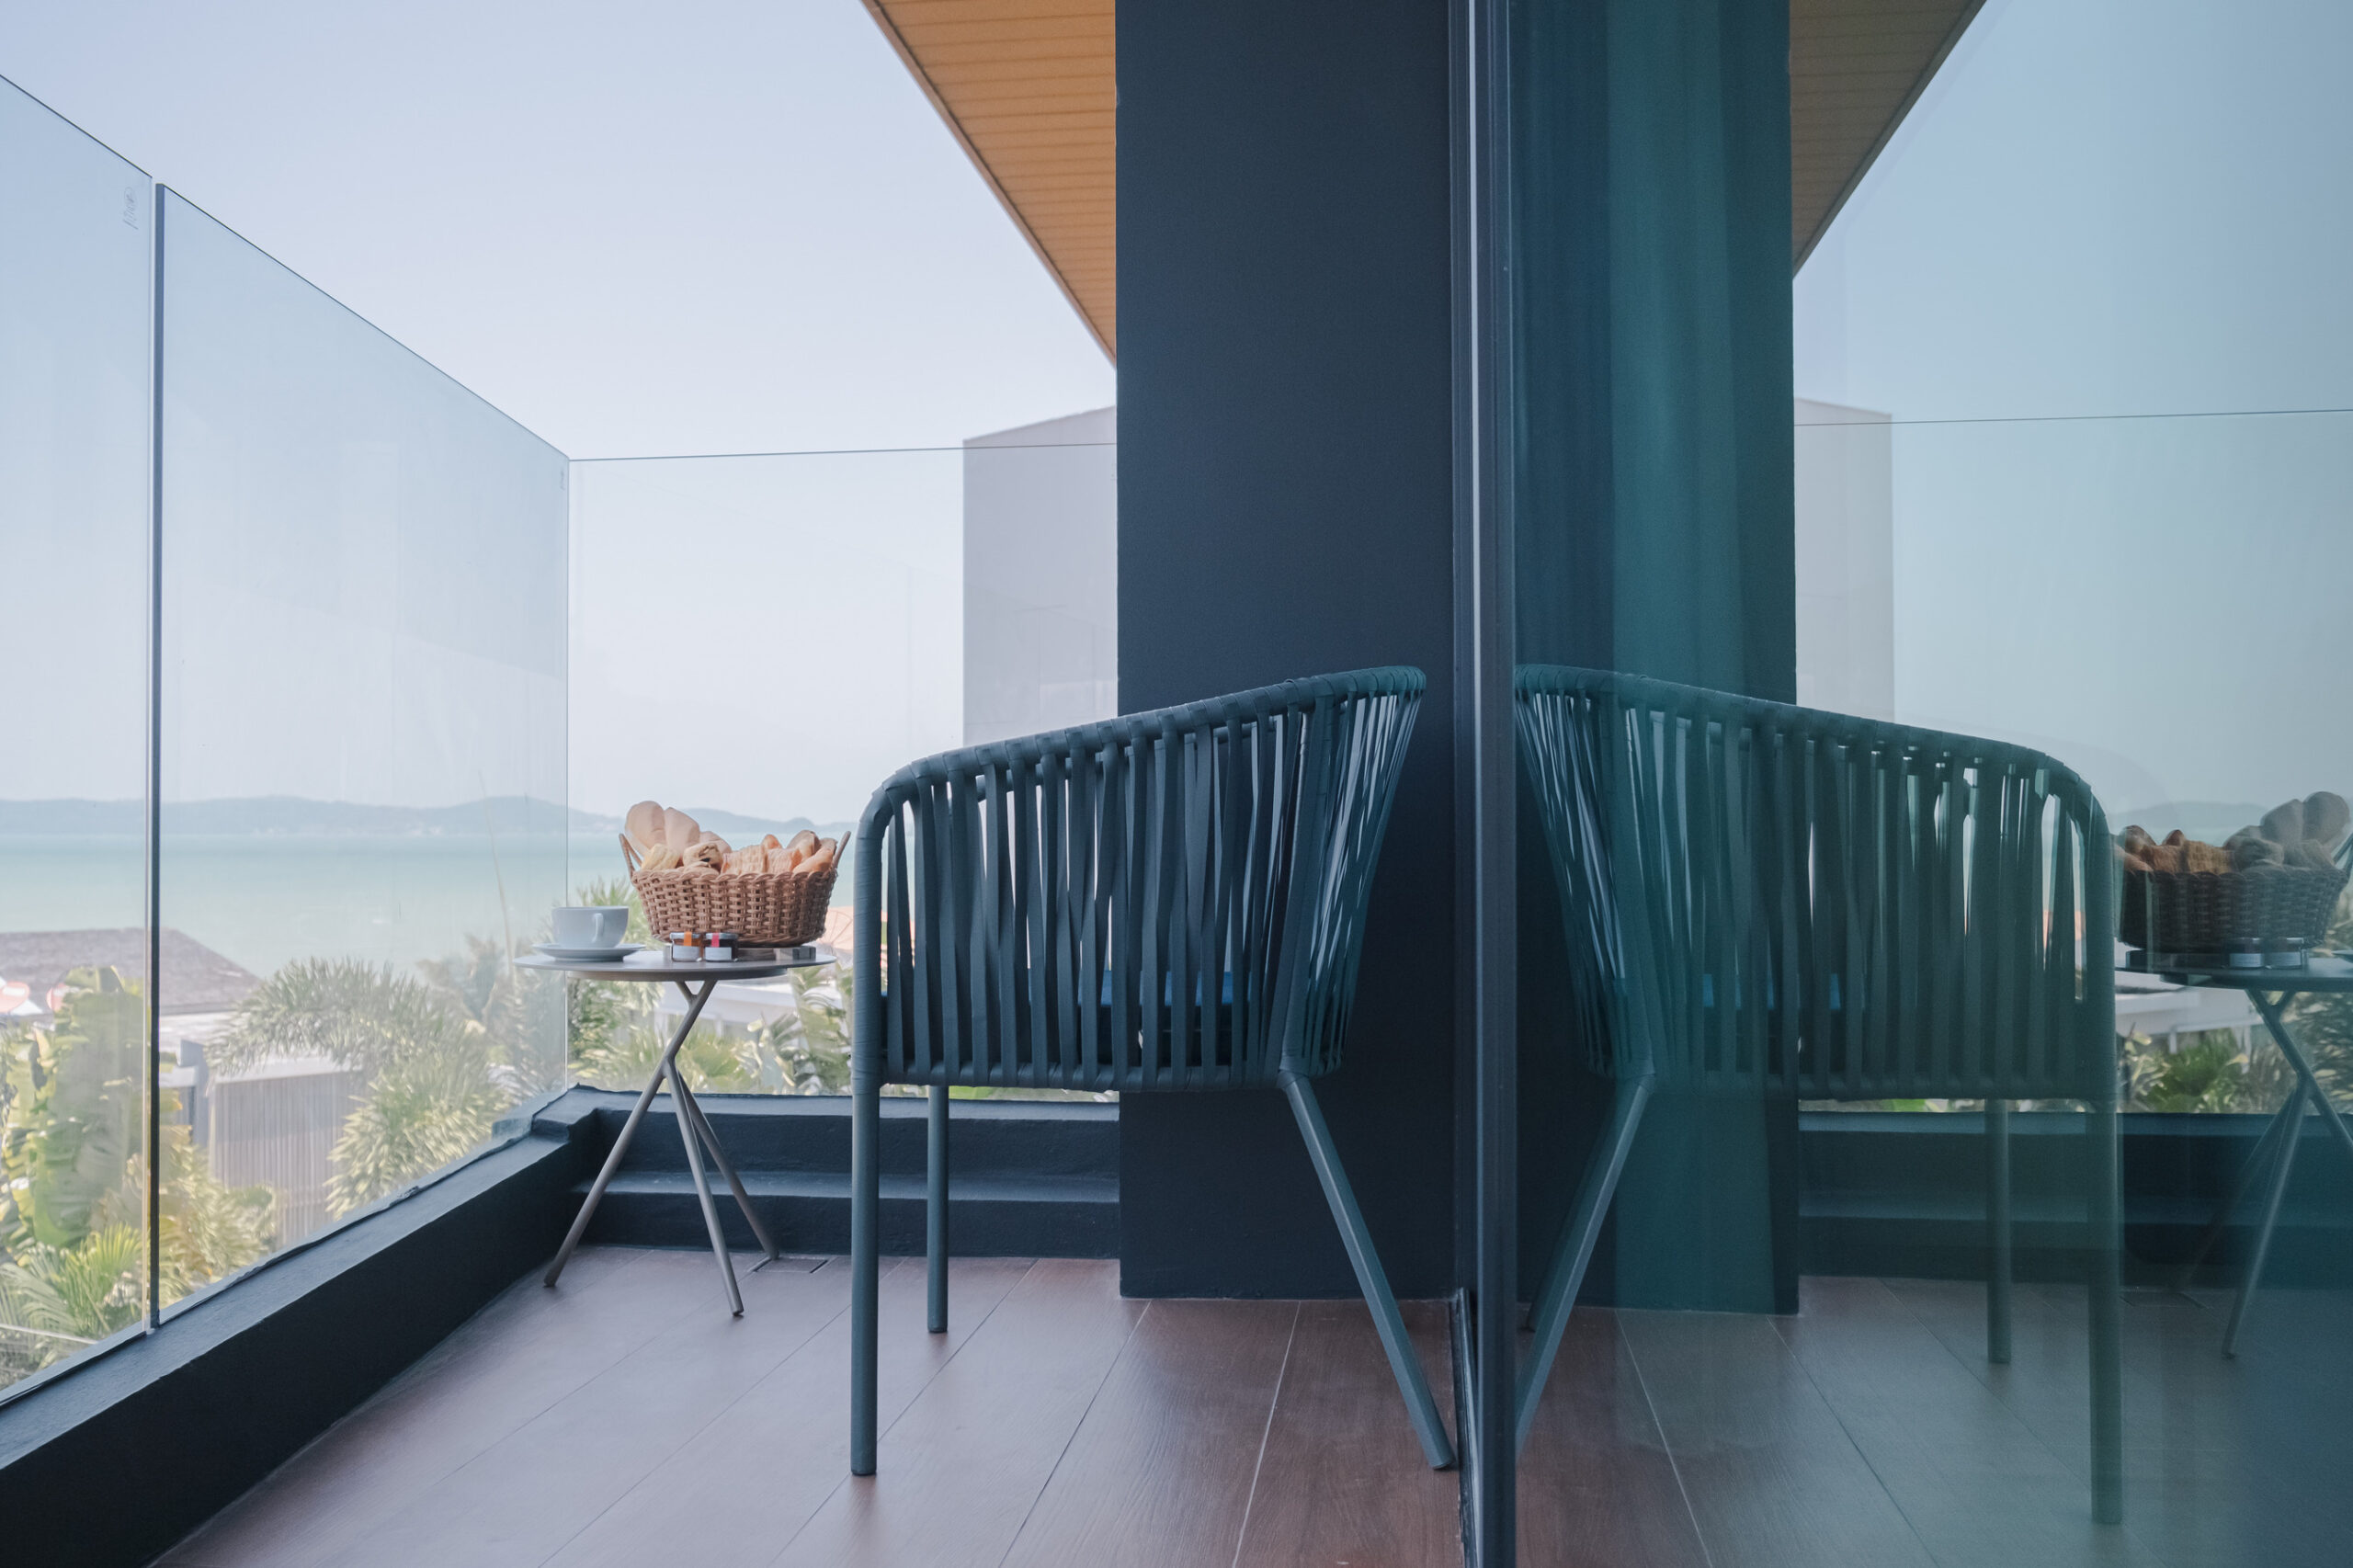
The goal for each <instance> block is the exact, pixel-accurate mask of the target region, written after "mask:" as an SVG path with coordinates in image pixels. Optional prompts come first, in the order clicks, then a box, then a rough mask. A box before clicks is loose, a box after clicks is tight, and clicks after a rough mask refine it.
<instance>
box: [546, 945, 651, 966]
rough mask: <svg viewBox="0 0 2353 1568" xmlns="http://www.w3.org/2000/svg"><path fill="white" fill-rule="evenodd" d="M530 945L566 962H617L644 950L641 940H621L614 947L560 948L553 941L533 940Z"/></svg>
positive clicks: (552, 957)
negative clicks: (621, 941) (617, 945)
mask: <svg viewBox="0 0 2353 1568" xmlns="http://www.w3.org/2000/svg"><path fill="white" fill-rule="evenodd" d="M531 946H532V948H533V949H536V950H537V951H539V952H542V953H545V954H546V955H547V956H548V957H550V958H551V959H563V960H565V961H566V962H567V963H619V962H620V960H623V959H625V958H627V957H629V956H630V954H631V953H635V952H642V951H643V950H644V944H642V943H641V942H623V943H621V944H620V946H619V947H614V948H560V947H558V946H556V945H555V944H554V943H553V942H534V943H532V944H531Z"/></svg>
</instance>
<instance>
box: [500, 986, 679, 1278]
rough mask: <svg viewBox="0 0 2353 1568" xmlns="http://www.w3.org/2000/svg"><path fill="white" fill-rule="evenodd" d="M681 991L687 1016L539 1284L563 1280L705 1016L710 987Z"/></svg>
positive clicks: (656, 1066) (631, 1111)
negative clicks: (641, 1126) (607, 1190)
mask: <svg viewBox="0 0 2353 1568" xmlns="http://www.w3.org/2000/svg"><path fill="white" fill-rule="evenodd" d="M680 989H681V990H686V991H687V1016H686V1017H684V1018H682V1019H680V1020H679V1021H678V1028H677V1032H676V1033H675V1034H673V1035H672V1036H671V1037H670V1044H669V1046H668V1048H667V1049H665V1051H663V1052H662V1060H661V1061H659V1062H655V1063H654V1076H652V1077H651V1078H648V1079H647V1080H646V1081H645V1088H644V1090H643V1091H642V1093H640V1094H639V1095H638V1096H637V1103H636V1104H635V1105H633V1106H631V1107H630V1110H629V1119H628V1120H627V1121H624V1122H623V1123H621V1131H620V1137H618V1138H616V1139H614V1140H613V1150H612V1153H609V1154H607V1155H606V1156H605V1164H604V1167H603V1168H602V1169H600V1170H599V1171H597V1179H596V1180H595V1181H594V1182H593V1183H591V1184H590V1185H589V1187H588V1197H587V1199H585V1201H583V1202H582V1203H581V1205H580V1212H579V1213H578V1214H576V1215H574V1217H573V1221H572V1229H571V1230H570V1231H568V1232H566V1233H564V1238H563V1245H562V1246H560V1247H558V1248H556V1253H555V1261H554V1262H553V1263H551V1264H549V1265H548V1271H547V1274H546V1275H545V1276H544V1277H543V1278H541V1279H540V1283H541V1284H543V1285H553V1284H554V1283H555V1282H556V1281H557V1280H558V1279H560V1278H563V1266H564V1265H565V1264H567V1263H570V1262H571V1261H572V1255H573V1253H574V1251H575V1250H576V1249H577V1248H578V1247H579V1245H580V1238H581V1237H582V1236H584V1235H585V1234H587V1232H588V1221H589V1220H590V1219H591V1218H593V1217H594V1216H595V1214H596V1212H597V1204H599V1203H601V1202H603V1201H604V1199H605V1188H607V1187H610V1186H611V1185H612V1184H613V1175H614V1173H615V1172H617V1171H619V1170H620V1168H621V1157H622V1156H623V1155H625V1154H627V1153H629V1146H630V1144H631V1142H632V1141H633V1140H635V1138H636V1137H637V1124H638V1123H639V1122H641V1121H643V1120H644V1119H645V1112H646V1109H647V1108H649V1107H650V1106H652V1105H653V1104H654V1096H655V1095H656V1094H657V1093H659V1092H660V1091H661V1088H662V1080H663V1078H664V1077H665V1076H667V1075H668V1074H671V1073H672V1072H673V1071H674V1070H675V1068H676V1062H677V1056H678V1048H679V1047H680V1046H682V1045H684V1044H686V1043H687V1036H688V1034H689V1033H691V1032H692V1031H693V1029H694V1027H695V1019H696V1018H698V1017H701V1015H702V1005H703V1002H704V1000H705V999H706V998H708V997H709V996H710V987H709V986H707V985H706V986H704V987H703V989H702V993H701V994H699V995H698V994H696V993H695V992H693V991H691V990H688V989H687V988H686V987H684V986H681V987H680Z"/></svg>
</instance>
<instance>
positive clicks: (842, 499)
mask: <svg viewBox="0 0 2353 1568" xmlns="http://www.w3.org/2000/svg"><path fill="white" fill-rule="evenodd" d="M1115 453H1116V449H1115V447H1114V446H1113V445H1112V426H1111V419H1110V412H1109V411H1108V410H1103V411H1099V412H1097V413H1093V414H1087V415H1076V416H1074V417H1073V418H1070V419H1065V420H1057V421H1051V422H1049V423H1048V424H1047V425H1044V426H1028V427H1025V428H1023V429H1019V430H1013V431H1006V432H1000V433H996V434H993V435H990V436H986V437H978V438H976V439H974V440H973V441H972V442H968V443H967V444H966V445H965V446H964V447H962V448H961V449H960V448H941V449H922V450H899V451H870V452H813V453H776V454H766V455H757V456H745V457H713V458H649V459H631V460H608V461H581V462H578V463H575V464H574V469H573V473H574V480H573V486H574V514H573V516H574V533H573V576H572V669H573V680H572V726H571V758H572V800H573V801H574V805H575V807H576V808H577V810H576V811H575V812H574V819H573V820H574V839H573V852H572V866H573V872H574V883H575V892H578V893H579V895H580V896H581V897H582V898H584V899H586V900H589V901H592V902H598V903H602V902H608V901H609V902H616V903H618V902H635V901H634V894H633V893H632V892H631V887H630V883H629V881H628V867H627V866H626V864H625V862H624V859H623V856H622V851H621V847H620V829H621V827H622V825H623V822H622V818H623V813H624V812H627V811H628V809H629V808H630V806H631V804H632V803H634V802H636V801H643V800H654V801H659V802H660V803H661V804H663V805H664V806H665V807H676V808H678V809H680V810H683V811H685V812H687V813H688V815H690V816H691V817H692V818H693V819H694V820H695V822H696V824H698V826H699V827H700V828H703V829H706V830H708V831H710V832H713V833H716V834H718V835H721V836H722V838H724V839H726V840H727V841H728V843H729V844H730V846H746V845H750V844H755V843H758V842H760V841H761V840H762V839H763V838H765V837H766V836H768V835H776V836H777V837H779V839H780V840H787V841H789V840H790V839H791V837H792V836H793V835H795V834H796V833H800V832H804V831H805V832H811V833H814V834H816V835H820V836H821V837H824V838H835V839H840V840H848V839H850V838H852V837H853V836H854V835H855V833H856V828H857V821H858V813H859V812H861V811H863V810H864V808H865V805H866V801H867V799H868V797H869V796H870V795H871V794H872V792H873V790H874V789H875V787H876V786H877V785H879V784H881V781H882V780H883V779H885V778H888V777H890V775H891V774H892V773H893V772H895V771H897V770H898V769H899V768H900V767H904V766H905V765H906V764H908V763H910V762H913V761H915V760H916V759H917V758H920V757H924V756H931V755H933V754H935V753H938V752H942V751H948V750H951V749H953V748H955V747H957V746H959V745H963V744H974V743H978V742H980V741H983V740H994V739H1000V738H1004V737H1006V736H1009V735H1015V734H1022V733H1036V732H1038V731H1040V730H1044V729H1049V728H1055V727H1061V726H1065V725H1069V724H1074V723H1078V722H1086V721H1087V720H1091V719H1097V718H1107V717H1109V716H1110V715H1111V714H1112V713H1113V712H1114V711H1115V710H1116V706H1117V689H1118V688H1117V668H1116V642H1115V640H1114V636H1113V629H1114V627H1115V616H1116V600H1115V598H1114V587H1113V584H1114V577H1113V575H1112V574H1113V571H1114V570H1115V557H1116V551H1117V510H1116V494H1115V489H1114V481H1113V472H1114V470H1115V466H1116V465H1115ZM845 849H846V850H847V844H846V845H845ZM851 858H852V857H850V856H849V855H847V853H845V856H844V863H843V864H842V865H841V867H840V869H839V870H838V872H837V874H836V876H835V881H834V886H833V893H832V908H831V910H830V912H829V914H828V916H827V919H826V921H825V925H824V930H823V931H822V932H821V933H820V934H819V936H818V939H819V940H820V941H821V942H823V943H824V944H825V945H827V946H828V947H830V948H831V949H833V950H834V951H835V953H836V954H837V955H838V960H839V961H837V962H836V963H835V964H834V965H832V966H829V967H825V968H820V969H804V970H798V971H793V972H792V973H791V974H790V975H789V976H787V977H784V978H781V979H779V980H776V981H773V982H759V983H729V984H726V985H722V987H720V989H719V992H718V993H717V994H715V995H714V997H713V999H712V1001H711V1003H710V1006H709V1007H708V1008H707V1009H706V1011H705V1013H704V1015H703V1017H704V1019H705V1020H706V1021H705V1022H703V1023H701V1024H699V1025H698V1027H697V1031H696V1034H695V1036H694V1037H693V1038H692V1039H691V1040H689V1042H688V1047H687V1049H686V1051H684V1052H683V1053H682V1055H681V1060H682V1061H684V1062H686V1063H687V1070H688V1074H690V1078H689V1082H690V1083H692V1084H694V1085H695V1086H697V1087H699V1088H710V1089H712V1090H716V1091H719V1092H730V1091H733V1092H747V1093H790V1094H838V1093H846V1092H847V1087H848V1082H849V1067H848V1044H849V1006H850V1001H851V992H852V987H851V986H850V984H849V960H850V957H851V946H850V934H849V917H850V903H851V894H852V890H853V887H854V885H855V884H854V880H853V879H854V876H855V868H854V866H853V865H852V864H850V863H849V862H850V860H851ZM632 919H633V921H634V922H636V934H635V936H634V937H633V938H632V939H636V940H643V939H646V938H647V937H649V936H650V935H651V934H650V933H649V932H648V931H647V930H646V928H645V927H644V925H643V915H642V909H635V910H633V912H632ZM658 990H659V988H656V987H650V986H628V985H609V984H608V985H597V984H586V985H583V986H582V987H581V992H582V994H583V995H584V997H585V998H586V1001H585V1003H584V1005H583V1006H580V1007H579V1008H576V1009H575V1013H576V1018H575V1028H574V1034H573V1041H572V1052H573V1069H574V1073H575V1074H576V1075H577V1076H578V1078H579V1080H580V1081H581V1082H584V1083H588V1084H593V1085H598V1086H600V1087H607V1088H631V1089H634V1088H637V1087H639V1086H641V1085H642V1084H643V1083H644V1081H645V1079H646V1077H647V1076H648V1075H649V1074H651V1072H652V1070H653V1064H654V1060H655V1059H656V1058H657V1057H658V1055H659V1052H660V1049H661V1045H662V1042H663V1040H665V1038H666V1034H667V1031H668V1029H670V1028H674V1027H675V1025H676V1011H677V1009H678V1007H679V1006H681V1004H680V1003H679V1001H678V1000H677V998H676V996H675V994H666V993H665V994H656V993H657V991H658ZM972 1092H973V1093H984V1094H985V1093H1005V1094H1008V1095H1012V1094H1027V1093H1029V1092H1028V1091H972ZM957 1093H958V1094H960V1095H962V1094H965V1093H967V1091H965V1090H961V1089H960V1090H958V1091H957Z"/></svg>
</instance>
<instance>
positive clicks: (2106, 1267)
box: [2085, 1100, 2124, 1525]
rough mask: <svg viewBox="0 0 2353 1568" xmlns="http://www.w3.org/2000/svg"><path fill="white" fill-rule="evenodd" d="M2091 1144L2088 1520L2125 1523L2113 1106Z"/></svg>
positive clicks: (2099, 1116) (2092, 1125)
mask: <svg viewBox="0 0 2353 1568" xmlns="http://www.w3.org/2000/svg"><path fill="white" fill-rule="evenodd" d="M2085 1122H2086V1128H2085V1131H2086V1133H2087V1134H2088V1135H2089V1136H2090V1138H2091V1141H2092V1147H2091V1168H2092V1181H2091V1192H2090V1199H2091V1201H2090V1204H2089V1208H2090V1210H2091V1215H2090V1218H2091V1229H2092V1234H2091V1267H2090V1269H2089V1275H2090V1278H2088V1279H2087V1280H2086V1283H2087V1284H2088V1285H2089V1286H2090V1289H2089V1290H2086V1292H2085V1294H2086V1297H2088V1298H2089V1310H2090V1312H2091V1353H2092V1367H2091V1373H2092V1375H2091V1394H2092V1411H2091V1415H2092V1517H2093V1518H2095V1519H2097V1521H2098V1522H2099V1523H2101V1524H2104V1525H2120V1524H2122V1523H2123V1522H2124V1325H2123V1322H2122V1313H2123V1305H2124V1280H2123V1274H2122V1262H2121V1259H2120V1256H2118V1249H2119V1247H2120V1244H2121V1242H2122V1239H2123V1238H2122V1236H2121V1235H2120V1230H2121V1221H2122V1212H2121V1204H2120V1199H2121V1192H2120V1188H2121V1186H2122V1181H2123V1173H2122V1171H2121V1169H2120V1150H2119V1148H2118V1147H2117V1136H2116V1135H2117V1125H2116V1102H2115V1101H2113V1100H2109V1101H2107V1102H2105V1103H2100V1104H2095V1105H2093V1106H2092V1107H2091V1109H2090V1112H2089V1114H2088V1115H2087V1116H2086V1118H2085Z"/></svg>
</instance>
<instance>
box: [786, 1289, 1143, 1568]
mask: <svg viewBox="0 0 2353 1568" xmlns="http://www.w3.org/2000/svg"><path fill="white" fill-rule="evenodd" d="M1142 1312H1143V1303H1142V1302H1141V1301H1122V1300H1121V1299H1120V1266H1119V1265H1118V1264H1116V1263H1110V1262H1098V1261H1092V1260H1076V1259H1063V1258H1055V1259H1048V1260H1044V1261H1041V1262H1040V1263H1039V1264H1038V1265H1037V1267H1034V1268H1032V1269H1030V1271H1029V1273H1028V1274H1027V1275H1026V1276H1024V1277H1023V1278H1022V1281H1021V1283H1020V1284H1019V1285H1017V1286H1016V1287H1015V1288H1014V1289H1013V1290H1012V1292H1011V1293H1010V1294H1008V1295H1007V1296H1006V1299H1005V1301H1003V1302H1002V1303H1000V1304H999V1306H998V1307H997V1310H996V1311H995V1312H993V1313H991V1314H990V1316H989V1319H988V1321H987V1322H986V1323H984V1324H981V1325H980V1327H979V1328H978V1329H976V1330H974V1332H973V1334H972V1338H971V1339H969V1340H967V1341H966V1342H965V1344H964V1346H963V1348H962V1349H961V1350H960V1351H959V1352H958V1353H957V1354H956V1356H955V1358H954V1359H952V1360H950V1361H949V1363H948V1365H947V1366H946V1367H944V1368H942V1369H940V1371H939V1375H938V1377H936V1378H934V1379H932V1380H931V1382H930V1383H929V1384H928V1385H927V1386H926V1388H925V1389H924V1391H923V1392H922V1393H920V1394H918V1395H917V1396H916V1398H915V1402H914V1403H912V1404H911V1405H909V1406H908V1408H907V1410H906V1411H905V1413H904V1415H901V1416H900V1417H899V1419H898V1420H897V1421H896V1422H895V1423H893V1424H892V1426H890V1427H889V1428H888V1429H887V1430H886V1431H884V1432H883V1434H882V1437H881V1445H880V1449H879V1451H878V1453H877V1455H876V1467H877V1471H878V1473H876V1474H874V1475H871V1476H863V1477H857V1478H853V1479H852V1480H851V1481H849V1482H848V1483H847V1484H846V1485H844V1486H843V1487H842V1488H841V1489H840V1490H839V1491H837V1492H835V1494H833V1496H831V1497H830V1498H828V1499H827V1500H826V1503H825V1505H824V1507H822V1508H820V1509H819V1510H818V1511H817V1515H816V1517H814V1518H813V1519H811V1520H810V1521H809V1523H808V1525H807V1526H806V1527H804V1528H802V1529H801V1532H800V1533H799V1534H798V1535H797V1536H795V1537H794V1538H793V1539H792V1540H791V1541H790V1543H789V1544H788V1545H787V1546H786V1548H785V1550H784V1551H782V1552H781V1553H779V1555H778V1557H777V1559H776V1561H777V1562H778V1563H779V1564H780V1565H782V1568H848V1565H853V1564H857V1565H872V1568H909V1565H914V1564H921V1565H922V1568H997V1565H998V1564H999V1563H1000V1562H1003V1560H1004V1557H1005V1554H1006V1550H1007V1549H1008V1548H1009V1547H1011V1546H1012V1544H1013V1541H1014V1538H1015V1537H1016V1536H1017V1535H1018V1534H1019V1533H1020V1529H1021V1525H1022V1521H1023V1520H1024V1519H1026V1518H1027V1517H1029V1510H1030V1508H1031V1506H1033V1505H1035V1503H1036V1502H1037V1500H1038V1496H1039V1494H1040V1493H1041V1492H1042V1491H1043V1490H1044V1489H1045V1486H1046V1483H1047V1482H1048V1480H1049V1479H1051V1476H1052V1475H1053V1472H1054V1469H1055V1467H1056V1466H1057V1465H1058V1464H1059V1463H1060V1462H1061V1461H1062V1458H1063V1452H1064V1451H1065V1450H1066V1449H1068V1448H1069V1446H1070V1441H1071V1437H1072V1436H1073V1434H1074V1433H1075V1432H1076V1431H1077V1430H1078V1426H1079V1423H1080V1422H1081V1421H1083V1420H1084V1419H1085V1418H1086V1410H1087V1406H1088V1405H1089V1404H1090V1403H1093V1401H1094V1399H1095V1396H1096V1394H1097V1391H1099V1390H1100V1389H1101V1388H1102V1386H1103V1381H1104V1379H1105V1378H1106V1377H1107V1376H1108V1374H1109V1372H1110V1370H1111V1367H1112V1364H1113V1363H1114V1362H1115V1361H1117V1360H1118V1359H1119V1357H1120V1350H1121V1349H1122V1348H1124V1347H1125V1346H1126V1345H1127V1342H1128V1337H1129V1335H1130V1334H1131V1333H1132V1332H1133V1330H1134V1328H1135V1324H1136V1321H1137V1319H1138V1318H1139V1317H1141V1316H1142Z"/></svg>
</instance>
